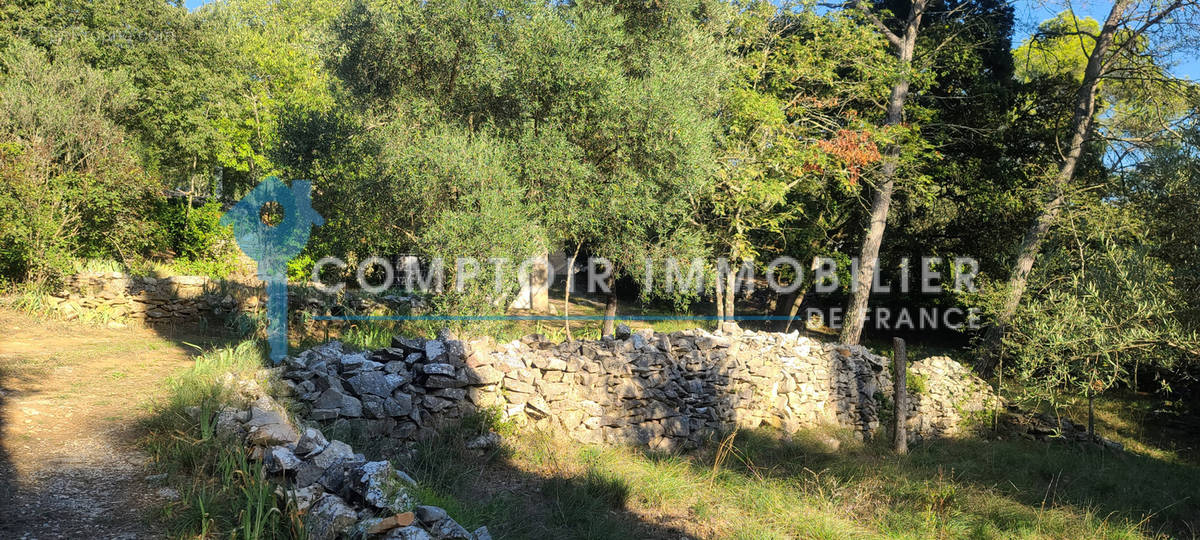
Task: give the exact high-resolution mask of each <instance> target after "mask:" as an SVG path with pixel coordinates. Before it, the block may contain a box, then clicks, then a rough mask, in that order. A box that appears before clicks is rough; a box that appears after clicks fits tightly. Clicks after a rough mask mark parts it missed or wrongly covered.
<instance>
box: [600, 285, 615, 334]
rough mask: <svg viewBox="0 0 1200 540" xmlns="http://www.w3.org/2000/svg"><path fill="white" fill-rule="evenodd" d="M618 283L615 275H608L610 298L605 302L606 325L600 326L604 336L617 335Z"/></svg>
mask: <svg viewBox="0 0 1200 540" xmlns="http://www.w3.org/2000/svg"><path fill="white" fill-rule="evenodd" d="M616 283H617V280H616V278H615V276H608V300H607V301H606V302H605V303H604V325H603V326H602V327H601V328H600V335H601V336H602V337H603V336H612V335H616V328H615V324H616V323H615V322H614V320H615V319H616V318H617V291H615V290H614V287H615V286H616Z"/></svg>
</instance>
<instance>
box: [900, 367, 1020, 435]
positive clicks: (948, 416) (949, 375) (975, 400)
mask: <svg viewBox="0 0 1200 540" xmlns="http://www.w3.org/2000/svg"><path fill="white" fill-rule="evenodd" d="M881 380H882V381H883V388H882V391H883V395H885V396H887V397H888V399H891V398H892V394H893V388H892V382H891V381H892V374H891V367H890V366H888V370H887V371H885V372H884V373H882V374H881ZM908 380H909V382H910V384H909V388H910V392H909V395H908V430H907V431H908V438H909V439H910V440H911V441H916V440H920V439H928V438H937V437H952V436H956V435H962V434H963V432H964V429H965V428H966V427H967V426H968V425H970V424H971V421H972V419H973V418H974V419H975V420H978V419H980V418H982V417H983V415H984V414H986V413H988V412H989V411H995V410H996V409H997V407H999V404H1000V398H999V397H998V396H997V395H996V393H995V392H993V391H992V387H991V385H989V384H988V383H987V382H986V381H984V380H983V379H981V378H979V377H978V376H977V375H975V373H974V372H973V371H971V369H970V368H968V367H966V366H964V365H962V364H960V363H958V362H956V361H954V360H953V359H951V358H950V357H948V356H933V357H930V358H926V359H924V360H920V361H917V362H913V363H912V364H911V365H910V366H909V367H908ZM916 380H919V381H921V382H919V383H915V384H914V381H916ZM914 390H915V391H914Z"/></svg>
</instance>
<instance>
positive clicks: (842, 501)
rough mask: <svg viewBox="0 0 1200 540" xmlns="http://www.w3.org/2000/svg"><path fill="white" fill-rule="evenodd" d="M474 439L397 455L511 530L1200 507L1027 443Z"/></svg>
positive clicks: (1094, 521) (807, 534)
mask: <svg viewBox="0 0 1200 540" xmlns="http://www.w3.org/2000/svg"><path fill="white" fill-rule="evenodd" d="M468 433H474V432H472V431H470V430H468ZM831 436H832V437H836V438H837V439H838V440H840V449H839V450H837V451H830V450H829V448H830V447H829V446H828V442H826V441H827V440H828V439H829V438H830V437H831ZM463 440H465V438H464V436H463V435H461V434H459V435H450V436H448V437H447V436H445V435H443V436H442V437H438V438H436V439H434V440H431V441H427V442H425V443H422V445H423V446H421V447H420V448H419V449H418V451H417V452H416V454H415V455H414V456H413V457H412V458H410V460H409V461H407V462H401V463H398V465H400V466H401V467H402V468H406V467H407V468H406V470H409V471H410V472H412V473H413V474H414V476H415V477H416V478H417V479H418V481H420V482H421V484H422V485H423V486H424V488H423V489H425V490H426V493H425V494H424V496H426V497H428V498H430V499H432V500H436V501H438V504H440V505H442V506H445V507H447V508H452V509H453V511H452V514H454V515H462V516H468V517H467V519H466V521H468V522H470V523H471V524H472V525H474V524H487V525H488V526H489V528H490V529H491V530H492V531H493V533H496V534H497V537H503V538H543V537H556V538H629V537H640V538H678V537H679V536H681V535H685V536H688V537H693V538H695V537H699V538H747V539H748V538H756V539H757V538H1031V539H1041V538H1110V539H1124V538H1156V537H1182V538H1191V537H1192V536H1193V532H1192V529H1191V528H1190V527H1195V526H1197V523H1196V516H1197V515H1200V514H1198V512H1200V502H1198V501H1195V500H1192V499H1191V496H1192V493H1193V492H1194V486H1195V485H1197V482H1200V469H1197V468H1196V467H1194V466H1191V465H1184V464H1176V463H1167V462H1162V461H1159V460H1155V459H1153V458H1149V457H1146V456H1138V455H1127V454H1115V453H1111V452H1107V451H1102V450H1097V449H1089V448H1084V447H1076V446H1068V445H1060V444H1046V443H1040V442H1034V441H1025V440H1018V441H990V442H989V441H981V440H946V441H938V442H934V443H928V444H919V445H916V447H915V448H914V449H913V450H912V452H911V453H910V454H909V455H908V456H905V457H897V456H895V455H893V454H892V453H891V452H890V451H888V450H887V448H886V446H887V445H885V444H872V443H868V444H863V443H858V442H855V441H854V440H853V439H852V438H851V437H849V436H848V435H847V434H845V433H841V432H837V431H833V432H830V431H810V432H802V433H800V434H798V435H797V436H796V437H794V438H792V439H791V440H783V439H781V438H779V437H778V436H776V435H775V434H772V433H770V432H766V431H754V432H743V433H739V434H737V436H736V438H732V439H730V440H729V441H730V443H729V444H727V445H719V444H718V441H713V443H712V444H710V445H708V446H706V449H705V450H701V451H700V452H697V453H694V454H690V455H675V454H654V453H648V452H642V451H638V450H636V449H630V448H620V447H602V446H579V445H575V444H571V443H566V442H564V441H563V439H562V438H561V437H556V436H554V435H553V434H551V433H546V432H537V431H525V430H522V431H517V432H514V433H511V434H510V435H509V436H507V437H506V442H505V443H504V446H503V447H502V448H499V449H496V450H493V451H491V452H490V453H488V454H487V455H483V456H480V455H473V454H471V451H469V450H465V448H464V447H463V446H462V441H463ZM497 485H500V486H506V489H496V486H497ZM514 516H519V517H517V518H514Z"/></svg>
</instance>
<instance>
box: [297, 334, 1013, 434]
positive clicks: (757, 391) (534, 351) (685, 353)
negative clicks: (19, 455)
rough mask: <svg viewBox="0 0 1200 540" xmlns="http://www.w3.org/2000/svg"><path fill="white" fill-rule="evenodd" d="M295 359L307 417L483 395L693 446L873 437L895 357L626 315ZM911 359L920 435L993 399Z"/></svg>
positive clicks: (964, 373)
mask: <svg viewBox="0 0 1200 540" xmlns="http://www.w3.org/2000/svg"><path fill="white" fill-rule="evenodd" d="M285 362H286V367H285V371H284V374H283V376H284V378H285V380H286V381H287V382H288V384H289V385H290V387H291V389H292V391H293V393H294V394H295V395H296V396H298V398H299V400H300V401H301V402H303V403H305V404H307V405H308V409H307V410H308V412H307V416H308V418H310V419H313V420H317V421H335V420H342V421H352V422H355V423H357V424H358V425H360V426H362V427H363V428H364V431H365V432H367V433H369V434H373V435H378V436H389V437H393V438H397V439H401V440H408V439H413V438H419V437H421V436H423V435H425V434H429V433H432V432H433V431H434V430H436V428H437V426H438V425H439V424H440V422H441V421H442V420H443V419H446V418H459V417H461V416H462V415H464V414H467V413H469V412H470V411H473V410H477V409H481V408H499V409H500V410H501V411H503V415H504V416H505V417H507V418H511V419H515V420H518V421H520V422H530V423H535V424H538V425H542V426H544V427H553V428H557V429H561V430H564V431H565V432H566V433H567V434H569V435H570V436H571V437H572V438H573V439H575V440H578V441H580V442H587V443H599V442H607V443H621V444H636V445H646V446H650V447H652V448H655V449H663V450H673V449H677V448H692V447H695V446H697V445H698V444H700V443H701V442H703V441H704V440H705V439H707V438H709V437H710V436H711V435H713V434H715V433H719V432H722V431H724V430H727V429H729V428H731V427H734V426H740V427H748V428H754V427H758V426H760V425H764V424H766V425H770V426H773V427H776V428H779V429H782V430H784V431H785V432H788V433H791V432H795V431H796V430H798V429H800V428H802V427H813V426H817V425H822V424H837V425H841V426H845V427H849V428H852V429H853V431H854V432H855V433H856V434H858V435H859V436H869V435H870V434H871V433H872V432H874V431H876V430H878V429H879V428H880V423H879V411H878V406H879V405H878V402H879V399H878V397H879V396H880V395H885V394H887V393H888V392H890V389H891V384H890V380H891V377H890V373H889V370H888V369H889V368H888V366H887V364H888V362H887V361H886V359H884V358H882V357H880V356H877V355H874V354H872V353H870V352H869V351H868V350H867V349H865V348H863V347H860V346H845V345H837V344H830V343H821V342H819V341H815V340H812V339H808V338H806V337H802V336H799V335H798V334H796V333H792V334H780V333H770V332H752V331H742V330H735V331H731V332H720V331H718V332H715V333H709V332H706V331H704V330H688V331H680V332H673V333H671V334H657V333H653V332H651V331H649V330H644V331H640V332H637V333H634V332H630V331H629V330H628V328H621V329H619V331H618V332H617V337H615V338H605V339H602V340H599V341H568V342H563V343H553V342H550V341H547V340H545V339H542V338H540V337H539V336H528V337H526V338H523V339H521V340H517V341H513V342H511V343H507V344H503V345H498V344H496V343H494V342H492V341H490V340H488V339H486V338H484V339H480V340H474V341H469V342H468V341H463V340H459V339H457V338H456V337H455V336H453V335H451V334H450V333H449V332H445V331H443V332H442V333H440V334H439V336H438V337H437V338H436V339H431V340H424V339H411V338H404V337H396V338H394V339H393V340H392V346H391V347H386V348H383V349H379V350H376V351H367V352H349V351H346V350H345V349H344V348H343V347H342V345H341V344H340V343H338V342H336V341H334V342H329V343H326V344H324V345H321V346H319V347H316V348H313V349H310V350H308V351H305V352H303V353H301V354H300V355H297V356H295V357H291V358H288V359H287V360H286V361H285ZM914 370H915V371H916V372H918V373H921V374H924V378H925V379H927V380H928V387H929V391H928V393H927V394H926V395H923V396H921V397H920V399H914V400H912V403H913V405H912V406H913V409H914V410H913V413H911V416H912V417H913V420H911V422H912V423H913V430H914V432H915V433H916V434H917V436H933V435H940V434H951V433H955V432H956V431H957V424H958V422H959V421H961V420H962V419H963V417H964V414H966V413H967V412H969V411H971V410H975V408H976V407H977V406H986V404H987V403H990V401H989V400H990V399H992V398H991V397H989V396H990V390H988V389H987V386H986V385H985V384H981V381H978V378H976V377H974V376H973V375H971V374H970V372H969V370H966V368H963V367H962V366H960V365H958V364H957V363H955V362H953V361H952V360H949V359H931V360H929V361H926V362H925V363H920V362H919V363H917V364H916V365H914ZM958 378H961V379H962V380H958Z"/></svg>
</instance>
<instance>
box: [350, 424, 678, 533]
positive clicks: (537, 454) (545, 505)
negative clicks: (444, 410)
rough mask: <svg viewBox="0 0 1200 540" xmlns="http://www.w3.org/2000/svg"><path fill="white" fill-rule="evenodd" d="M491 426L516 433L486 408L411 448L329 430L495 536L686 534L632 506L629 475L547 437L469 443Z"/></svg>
mask: <svg viewBox="0 0 1200 540" xmlns="http://www.w3.org/2000/svg"><path fill="white" fill-rule="evenodd" d="M493 430H495V431H497V432H500V433H504V434H505V435H506V438H507V437H511V436H514V434H513V431H512V427H511V426H508V425H505V424H503V423H500V422H499V421H498V415H497V414H495V413H491V412H488V411H483V412H480V413H476V414H472V415H468V416H467V417H464V418H462V419H461V420H458V421H454V422H452V423H449V424H444V425H443V427H442V428H441V429H440V430H439V431H438V433H437V434H436V435H434V436H432V437H431V438H429V439H426V440H422V441H418V442H417V443H416V444H415V445H414V446H412V447H410V448H401V447H397V446H388V445H387V443H380V442H379V441H370V440H366V439H361V438H357V437H356V436H355V434H354V433H353V432H349V431H346V430H344V429H343V430H338V429H336V428H335V429H333V430H327V433H328V434H329V435H331V436H333V437H340V438H343V440H347V439H349V440H350V441H353V442H351V444H352V445H353V446H354V447H355V449H359V450H360V451H362V452H364V453H365V454H366V456H367V458H368V459H389V460H391V461H392V462H393V463H394V464H395V465H396V466H397V468H399V469H401V470H404V471H406V472H408V473H409V474H410V475H412V476H413V478H415V479H416V480H417V482H418V485H419V487H418V494H417V495H418V499H419V500H420V501H421V503H422V504H430V505H435V506H440V507H442V508H445V509H446V510H447V511H448V512H449V514H450V515H451V516H452V517H454V518H455V519H456V520H457V521H459V523H461V524H462V525H464V526H466V527H467V529H468V530H473V529H475V528H476V527H479V526H485V525H486V526H487V527H488V529H489V530H490V531H491V533H492V535H493V536H494V537H495V538H498V539H499V538H504V539H525V538H528V539H543V538H587V539H614V540H615V539H628V538H662V539H667V538H671V539H678V538H681V537H684V536H685V534H684V532H683V531H681V530H679V529H676V528H672V527H669V526H663V525H661V524H657V523H654V522H651V521H650V520H647V519H645V518H643V517H641V516H639V515H637V514H636V513H634V512H633V511H632V510H631V508H630V507H629V501H630V497H631V493H632V492H633V490H634V489H633V486H631V485H630V483H629V481H628V480H627V479H625V478H622V477H621V476H619V475H617V474H614V473H611V472H608V471H604V470H603V469H601V468H598V467H588V466H586V465H580V464H578V463H571V462H570V460H569V459H567V456H565V455H555V451H556V450H554V449H553V448H554V447H553V445H552V441H551V439H549V438H546V439H542V440H540V441H539V442H540V443H546V444H547V445H546V446H539V445H538V444H534V445H531V446H525V447H522V448H517V447H513V446H511V445H508V444H499V445H494V446H489V447H486V448H477V449H473V448H472V446H473V445H472V444H471V443H472V441H475V440H476V439H477V438H478V437H479V436H480V435H483V434H486V433H488V432H490V431H493ZM350 441H348V442H350ZM518 452H520V453H522V455H518V454H517V453H518ZM531 464H536V465H534V466H531Z"/></svg>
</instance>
